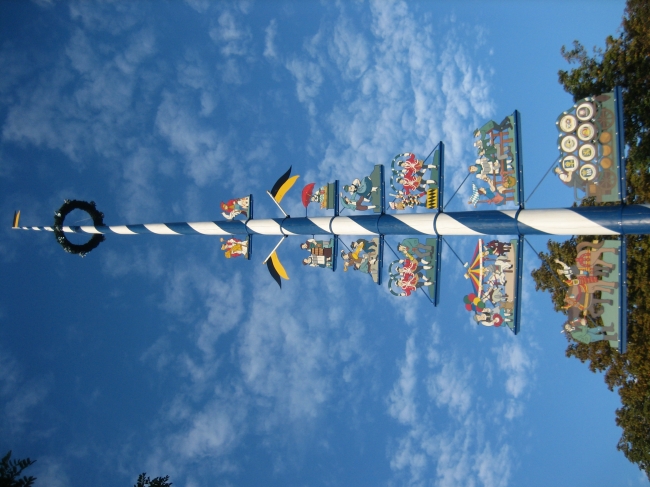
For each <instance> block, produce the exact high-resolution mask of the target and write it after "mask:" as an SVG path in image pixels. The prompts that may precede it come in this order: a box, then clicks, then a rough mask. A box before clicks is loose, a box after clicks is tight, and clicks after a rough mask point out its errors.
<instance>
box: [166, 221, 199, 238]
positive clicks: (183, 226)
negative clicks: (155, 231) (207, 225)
mask: <svg viewBox="0 0 650 487" xmlns="http://www.w3.org/2000/svg"><path fill="white" fill-rule="evenodd" d="M165 225H166V226H167V227H168V228H169V229H170V230H173V231H174V232H176V233H180V234H181V235H197V234H199V232H197V231H196V230H194V229H193V228H192V227H190V226H189V225H188V224H187V223H185V222H176V223H166V224H165Z"/></svg>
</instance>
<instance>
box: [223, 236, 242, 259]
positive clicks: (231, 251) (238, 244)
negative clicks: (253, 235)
mask: <svg viewBox="0 0 650 487" xmlns="http://www.w3.org/2000/svg"><path fill="white" fill-rule="evenodd" d="M220 240H221V250H223V251H224V255H225V256H226V259H230V258H234V257H244V258H248V239H246V240H239V239H238V238H234V237H232V238H229V239H228V240H225V239H223V238H221V239H220Z"/></svg>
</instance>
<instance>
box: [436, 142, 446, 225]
mask: <svg viewBox="0 0 650 487" xmlns="http://www.w3.org/2000/svg"><path fill="white" fill-rule="evenodd" d="M438 145H439V146H440V154H439V156H438V157H439V160H440V162H439V166H438V174H439V176H438V179H439V180H440V181H438V208H437V210H438V211H442V202H443V201H445V199H444V196H445V194H444V189H445V144H443V143H442V141H440V142H439V143H438ZM434 228H435V223H434Z"/></svg>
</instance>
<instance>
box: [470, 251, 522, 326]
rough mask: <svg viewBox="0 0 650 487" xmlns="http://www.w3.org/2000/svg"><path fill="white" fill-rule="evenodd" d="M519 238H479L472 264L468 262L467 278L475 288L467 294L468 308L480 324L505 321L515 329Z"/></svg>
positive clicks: (502, 322)
mask: <svg viewBox="0 0 650 487" xmlns="http://www.w3.org/2000/svg"><path fill="white" fill-rule="evenodd" d="M518 248H519V243H518V241H517V240H511V241H509V242H501V241H499V240H492V241H490V242H487V243H484V242H483V240H480V239H479V241H478V244H477V245H476V249H475V250H474V257H473V258H472V262H471V265H470V264H466V267H467V272H466V273H465V278H466V279H469V280H470V282H471V284H472V287H473V291H474V292H472V293H470V294H468V295H466V296H465V297H464V298H463V301H464V303H465V309H467V311H470V312H473V313H474V315H473V316H472V318H473V319H474V321H475V322H476V324H478V325H482V326H491V327H499V326H501V325H503V324H505V325H506V326H507V327H508V328H510V329H511V330H512V331H513V332H515V333H516V332H517V331H518V327H517V323H515V306H516V298H517V280H518V274H517V272H516V270H517V269H516V267H517V249H518Z"/></svg>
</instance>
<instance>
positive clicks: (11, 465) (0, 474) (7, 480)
mask: <svg viewBox="0 0 650 487" xmlns="http://www.w3.org/2000/svg"><path fill="white" fill-rule="evenodd" d="M34 462H35V460H33V461H32V460H30V459H29V458H25V459H24V460H12V459H11V450H9V451H8V452H7V454H6V455H5V456H4V457H3V458H2V460H0V487H30V486H32V485H34V481H35V480H36V478H35V477H27V476H25V475H23V477H22V478H19V477H20V474H21V473H23V470H25V469H26V468H27V467H29V466H30V465H31V464H33V463H34Z"/></svg>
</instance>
